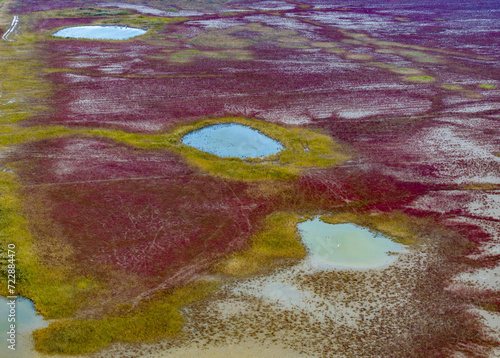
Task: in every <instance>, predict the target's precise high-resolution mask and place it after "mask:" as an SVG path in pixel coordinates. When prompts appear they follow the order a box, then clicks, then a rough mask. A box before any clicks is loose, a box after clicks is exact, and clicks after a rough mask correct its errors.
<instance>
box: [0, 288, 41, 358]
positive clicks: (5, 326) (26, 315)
mask: <svg viewBox="0 0 500 358" xmlns="http://www.w3.org/2000/svg"><path fill="white" fill-rule="evenodd" d="M15 301H16V305H15V317H14V318H15V322H9V321H8V319H9V311H10V307H9V305H8V303H9V302H10V300H9V299H7V298H5V297H0V332H1V337H2V339H1V340H0V357H6V358H8V357H22V358H25V357H30V356H31V353H30V352H31V350H32V349H33V342H32V340H31V333H32V332H33V331H34V330H37V329H39V328H43V327H47V326H48V322H47V321H45V320H44V319H43V316H41V315H39V314H37V312H36V310H35V305H34V304H33V302H32V301H31V300H29V299H27V298H24V297H21V296H18V298H17V299H16V300H15ZM11 324H14V325H15V331H16V346H15V348H16V350H15V351H13V350H11V349H9V348H8V345H9V344H10V343H9V342H7V338H8V335H7V332H8V331H9V330H10V325H11Z"/></svg>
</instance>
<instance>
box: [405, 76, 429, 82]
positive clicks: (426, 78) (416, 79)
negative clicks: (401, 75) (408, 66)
mask: <svg viewBox="0 0 500 358" xmlns="http://www.w3.org/2000/svg"><path fill="white" fill-rule="evenodd" d="M406 79H407V80H408V81H412V82H421V83H426V82H434V81H435V80H436V79H435V78H434V77H431V76H412V77H407V78H406Z"/></svg>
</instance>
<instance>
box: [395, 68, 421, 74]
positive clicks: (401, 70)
mask: <svg viewBox="0 0 500 358" xmlns="http://www.w3.org/2000/svg"><path fill="white" fill-rule="evenodd" d="M390 71H391V72H394V73H397V74H400V75H418V74H420V73H422V72H421V71H420V70H417V69H416V68H408V67H394V68H391V69H390Z"/></svg>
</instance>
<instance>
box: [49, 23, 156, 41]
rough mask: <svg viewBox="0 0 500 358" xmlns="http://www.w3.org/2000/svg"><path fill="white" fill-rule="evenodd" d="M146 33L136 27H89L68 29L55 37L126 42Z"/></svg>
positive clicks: (58, 32)
mask: <svg viewBox="0 0 500 358" xmlns="http://www.w3.org/2000/svg"><path fill="white" fill-rule="evenodd" d="M146 32H147V31H146V30H144V29H138V28H135V27H125V26H96V25H89V26H75V27H67V28H65V29H61V30H59V31H57V32H56V33H54V36H56V37H64V38H75V39H89V40H126V39H129V38H132V37H135V36H139V35H143V34H145V33H146Z"/></svg>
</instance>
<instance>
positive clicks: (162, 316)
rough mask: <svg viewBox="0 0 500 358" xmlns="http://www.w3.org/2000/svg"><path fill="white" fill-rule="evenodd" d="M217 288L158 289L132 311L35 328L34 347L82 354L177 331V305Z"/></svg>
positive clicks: (205, 285)
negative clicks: (119, 343) (166, 290)
mask: <svg viewBox="0 0 500 358" xmlns="http://www.w3.org/2000/svg"><path fill="white" fill-rule="evenodd" d="M218 288H219V283H217V282H214V281H211V282H210V281H198V282H196V283H192V284H190V285H187V286H184V287H181V288H177V289H175V290H173V291H169V292H161V293H159V294H157V295H156V296H155V297H153V298H152V299H151V300H149V301H147V302H143V303H141V304H140V305H139V306H138V307H136V308H135V309H134V310H131V311H125V310H123V311H125V312H117V314H116V315H110V316H106V317H104V318H101V319H67V320H62V321H58V322H54V323H51V324H50V325H49V326H48V327H47V328H43V329H40V330H37V331H35V332H34V339H35V349H36V350H38V351H39V352H42V353H48V354H85V353H91V352H95V351H98V350H100V349H102V348H104V347H106V346H108V345H110V344H112V343H116V342H125V343H139V342H140V343H144V342H155V341H159V340H161V339H165V338H168V337H171V336H174V335H176V334H178V333H179V332H180V331H181V329H182V326H183V324H184V320H183V317H182V315H181V313H180V312H179V309H180V308H181V307H183V306H184V305H186V304H189V303H191V302H195V301H199V300H201V299H203V298H206V297H207V296H208V295H210V294H211V293H212V292H214V291H215V290H217V289H218Z"/></svg>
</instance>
